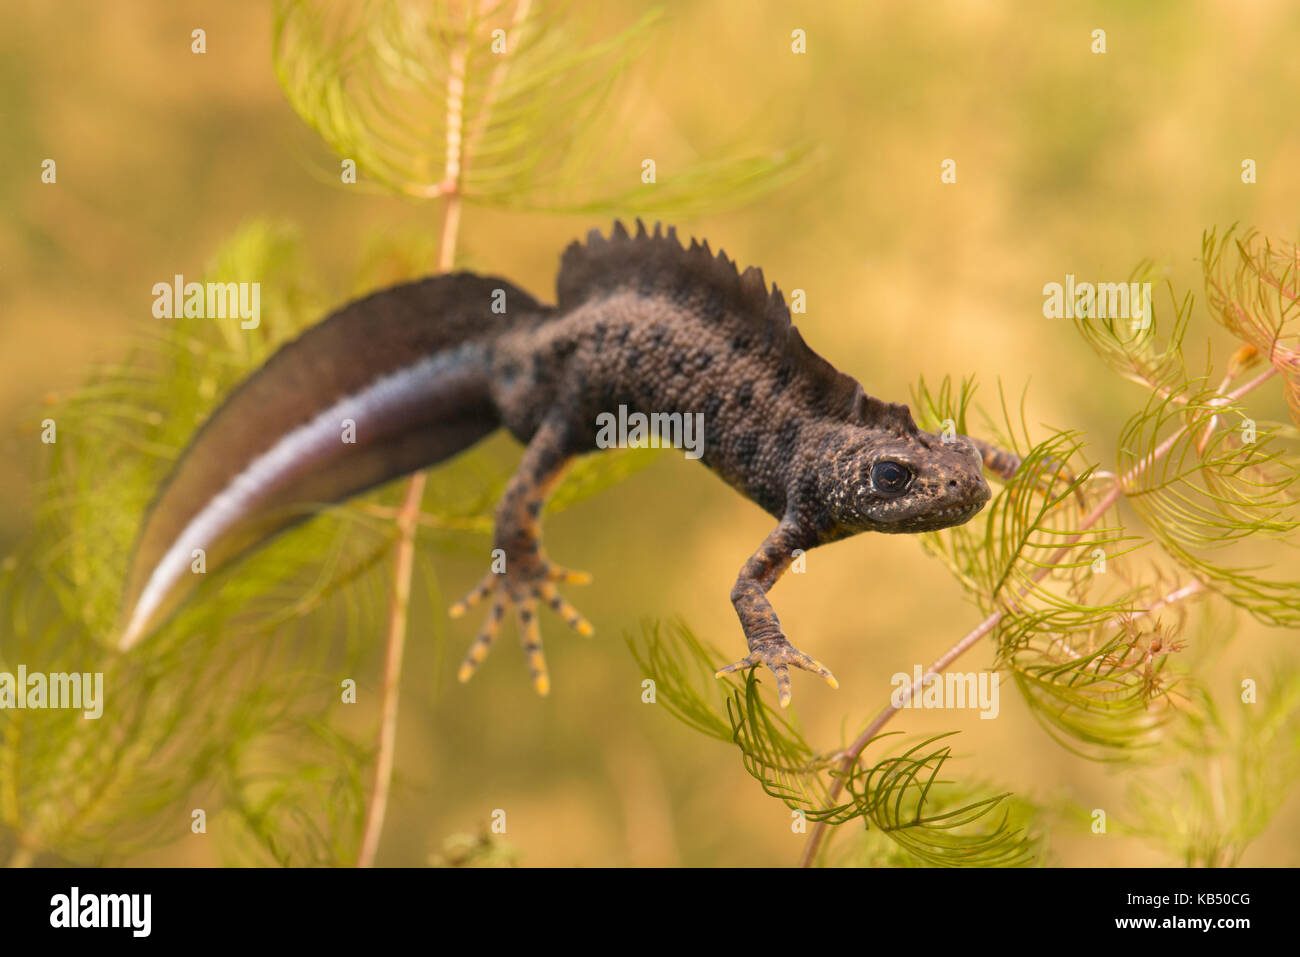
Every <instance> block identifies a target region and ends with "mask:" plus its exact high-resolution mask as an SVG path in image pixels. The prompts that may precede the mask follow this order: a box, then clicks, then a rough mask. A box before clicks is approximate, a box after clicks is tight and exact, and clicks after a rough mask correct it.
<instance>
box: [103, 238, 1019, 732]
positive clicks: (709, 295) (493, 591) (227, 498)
mask: <svg viewBox="0 0 1300 957" xmlns="http://www.w3.org/2000/svg"><path fill="white" fill-rule="evenodd" d="M620 406H626V407H627V408H628V409H631V410H635V411H639V412H641V413H643V414H646V415H649V414H652V413H668V414H672V413H681V414H683V415H687V414H696V413H702V414H703V420H702V422H703V427H704V433H703V437H702V439H703V442H702V446H701V455H700V460H701V461H702V462H703V463H704V464H705V465H707V466H708V468H709V469H711V470H712V471H713V472H715V473H716V474H717V475H719V476H720V477H721V478H722V479H723V480H724V481H726V482H727V483H728V484H729V485H731V486H732V487H733V488H734V489H735V490H736V491H738V492H739V493H741V494H742V495H744V496H745V497H746V498H748V499H750V500H752V501H753V502H754V503H756V504H757V505H758V506H759V507H761V508H762V509H764V510H765V511H766V512H768V513H769V514H770V515H771V516H772V517H773V518H774V519H775V521H776V525H775V527H774V528H773V530H772V532H771V534H769V535H768V536H767V538H766V539H765V540H764V541H763V542H762V543H761V544H760V545H759V547H758V549H757V550H756V551H755V552H754V553H753V554H752V555H751V556H750V558H749V560H748V561H746V562H745V564H744V566H743V567H742V568H741V569H740V573H739V575H738V577H737V579H736V583H735V585H734V587H733V588H732V589H731V602H732V604H733V605H734V607H735V610H736V614H737V616H738V617H739V619H740V624H741V628H742V629H743V632H744V635H745V639H746V643H747V646H748V653H747V654H746V655H745V656H744V657H743V658H741V659H740V660H738V661H736V662H734V663H732V664H729V665H726V666H725V667H723V668H721V669H720V670H719V671H718V675H719V676H721V675H724V674H727V673H730V672H735V671H738V670H741V669H746V668H751V667H755V666H759V665H762V666H765V667H767V668H769V669H771V671H772V672H773V674H774V675H775V676H776V682H777V691H778V696H779V699H780V702H781V704H782V705H783V706H785V705H788V703H789V701H790V669H791V668H795V669H803V670H805V671H809V672H812V673H814V674H816V675H819V676H821V677H822V678H823V679H825V680H826V681H827V682H828V683H830V684H831V685H832V686H833V687H836V686H837V684H836V681H835V677H834V675H833V674H832V673H831V671H830V670H829V669H828V668H826V666H825V665H823V664H822V663H821V662H820V661H818V660H816V659H814V658H812V657H810V656H809V655H807V654H805V653H804V652H802V651H800V650H799V649H797V648H796V647H795V646H794V645H793V644H792V643H791V642H790V641H789V639H788V638H787V637H786V635H785V632H784V630H783V629H782V626H781V623H780V621H779V619H778V618H777V615H776V612H775V611H774V610H773V608H772V605H771V603H770V602H769V601H768V597H767V594H768V592H769V591H770V590H771V589H772V587H773V585H775V584H776V582H777V580H778V579H779V578H780V576H781V574H782V573H783V572H784V571H785V570H786V569H787V568H788V567H789V566H790V564H791V563H792V561H793V558H794V556H795V553H796V551H797V550H804V551H807V550H808V549H811V548H815V547H816V546H818V545H824V544H826V543H828V542H834V541H837V540H839V539H843V538H845V537H847V536H850V535H856V534H858V533H860V532H884V533H915V532H925V531H931V530H935V529H941V528H945V527H948V526H952V525H959V524H961V523H963V522H966V521H968V520H969V519H970V518H972V517H973V516H974V515H975V514H976V513H977V512H979V510H980V509H981V508H982V507H983V506H984V504H985V503H986V502H987V501H988V500H989V495H990V492H989V486H988V484H987V482H986V481H985V478H984V475H983V467H984V466H988V467H989V468H990V469H991V470H993V471H996V472H997V473H998V474H1000V475H1002V477H1004V478H1005V477H1009V475H1010V474H1011V473H1013V472H1014V470H1015V468H1016V467H1017V466H1018V464H1019V460H1018V459H1017V458H1016V457H1015V456H1014V455H1011V454H1010V453H1005V452H1001V451H1000V450H998V449H996V448H994V447H992V446H990V445H988V444H987V443H985V442H982V441H979V440H975V439H969V438H967V437H964V436H950V437H948V438H947V439H946V440H945V438H943V437H941V436H939V435H937V434H934V433H930V432H925V431H922V430H921V429H919V428H918V427H917V425H916V423H915V422H914V421H913V419H912V415H911V413H910V411H909V409H908V407H907V406H906V405H903V404H899V403H894V402H887V401H883V400H881V399H877V398H874V397H872V396H870V395H868V394H867V393H866V392H865V391H864V390H863V388H862V386H861V385H860V384H859V383H858V382H857V380H855V379H853V378H852V377H850V376H848V375H845V374H844V373H842V372H839V371H838V370H836V369H835V367H834V366H832V365H831V364H830V363H829V362H827V361H826V360H825V359H823V358H822V357H821V356H819V355H818V354H817V353H816V352H814V351H813V350H812V349H811V348H810V347H809V346H808V345H807V344H805V342H804V340H803V337H802V336H801V335H800V333H799V331H798V330H797V329H796V328H795V326H794V325H793V324H792V322H791V317H790V311H789V309H788V308H787V307H786V304H785V301H784V297H783V296H782V294H781V292H780V290H779V289H778V288H777V286H776V285H775V284H773V285H772V286H771V288H770V289H769V288H768V286H767V284H766V283H765V281H764V278H763V273H762V271H761V270H759V269H756V268H753V267H750V268H748V269H746V270H745V271H744V272H743V273H742V272H741V271H740V270H739V269H738V268H737V265H736V263H735V262H733V261H732V260H731V259H729V258H728V257H727V255H726V254H725V253H723V252H721V251H719V252H718V253H717V254H716V255H715V254H714V253H713V252H712V251H711V250H710V248H709V244H708V242H707V241H706V242H697V241H695V240H692V241H691V242H690V244H689V245H683V244H682V243H681V242H680V241H679V240H678V238H677V234H676V231H675V229H673V228H668V229H667V230H666V231H665V230H664V229H663V228H662V227H661V226H660V225H658V224H657V225H656V226H655V227H654V230H653V232H650V231H647V230H646V228H645V226H644V225H643V224H642V223H641V222H640V221H639V220H638V221H637V225H636V230H635V233H631V232H629V231H628V230H627V229H626V228H625V227H624V226H623V224H622V223H619V222H616V223H615V224H614V226H613V229H612V232H611V234H610V235H609V237H608V238H606V237H605V236H604V235H602V233H601V232H600V231H599V230H592V231H591V232H590V233H589V234H588V236H587V238H586V241H585V242H580V241H575V242H574V243H572V244H571V245H570V246H569V247H568V248H567V249H566V250H565V252H564V254H563V257H562V260H561V264H560V270H559V275H558V279H557V289H556V303H555V305H548V304H545V303H542V302H539V301H538V300H537V299H535V298H533V297H532V296H531V295H529V294H528V293H527V292H525V291H524V290H522V289H520V288H518V287H517V286H515V285H513V284H512V283H510V282H508V281H507V280H505V279H501V278H497V277H493V276H481V275H476V274H473V273H468V272H455V273H450V274H446V275H440V276H434V277H431V278H425V279H421V280H418V281H414V282H407V283H403V284H400V285H396V286H393V287H392V288H388V289H384V290H382V291H379V292H376V293H373V294H371V295H368V296H365V297H364V298H361V299H358V300H356V301H354V302H351V303H349V304H347V305H345V306H343V307H342V308H340V309H339V310H337V311H336V312H334V313H333V314H331V315H330V316H328V317H327V318H325V319H324V320H322V321H321V322H319V323H318V324H316V325H314V326H311V327H310V328H308V329H307V330H306V331H305V332H303V333H302V334H301V335H300V336H299V337H298V338H297V339H295V340H293V341H291V342H289V343H288V344H286V345H284V346H282V347H281V348H280V349H279V351H277V352H276V353H275V354H274V355H273V356H272V357H271V358H270V359H269V360H268V361H267V362H266V363H265V364H264V365H263V366H262V367H261V368H259V369H258V370H256V371H255V372H254V373H252V374H251V375H250V376H249V377H248V378H247V379H246V380H245V381H244V382H243V383H242V384H241V385H240V386H238V387H237V388H236V389H235V390H234V391H233V392H232V394H231V395H230V396H229V397H228V398H226V399H225V401H224V402H223V403H222V404H221V405H220V406H219V407H218V408H217V409H216V411H215V412H213V413H212V415H211V416H210V417H209V419H208V420H207V422H206V423H205V424H204V425H203V426H202V427H201V428H200V429H199V430H198V431H197V433H196V434H195V435H194V437H193V439H192V440H191V441H190V443H189V445H188V447H187V448H186V449H185V450H184V451H183V453H182V454H181V455H180V457H179V459H178V460H177V462H176V464H175V466H174V468H173V471H172V472H171V475H170V477H169V478H168V479H167V480H166V481H165V482H164V483H163V485H162V486H161V488H160V490H159V491H158V493H157V495H156V497H155V499H154V501H153V504H152V505H151V506H150V508H149V509H148V511H147V512H146V514H145V517H144V519H143V521H142V526H141V530H140V533H139V536H138V539H137V543H136V547H135V550H134V555H133V559H132V562H131V567H130V569H129V572H128V575H127V578H126V585H125V595H124V602H123V616H122V623H121V625H120V628H119V638H118V641H117V645H118V647H119V648H121V649H127V648H130V647H131V646H132V645H135V644H136V643H137V642H139V641H140V640H141V639H142V638H144V637H146V636H147V635H149V634H150V633H152V632H153V631H155V630H156V629H157V628H158V627H159V626H160V625H161V624H162V623H163V622H164V621H165V620H166V619H167V618H169V617H170V616H171V615H172V614H173V613H174V612H175V611H176V610H177V609H178V607H179V606H180V605H181V604H182V603H183V602H184V601H185V600H186V599H187V598H188V597H189V595H190V594H191V593H192V592H193V591H194V589H195V587H196V585H197V583H198V580H199V579H200V578H201V577H202V576H199V575H195V574H193V573H192V571H191V560H192V556H193V555H194V554H195V552H196V550H198V549H202V550H203V553H204V556H205V560H206V568H207V571H209V572H211V571H215V570H217V569H219V568H222V567H225V566H228V565H230V564H232V563H233V562H234V561H235V560H236V559H237V558H239V557H240V556H243V555H245V554H246V553H248V552H250V551H252V550H254V549H256V548H257V547H258V546H260V545H262V544H264V543H266V542H267V541H269V540H270V539H271V538H272V537H274V536H276V535H278V534H279V533H281V532H283V531H285V530H286V529H287V528H289V527H291V526H292V525H294V524H296V523H298V522H300V521H303V520H304V519H306V518H307V517H310V515H311V514H312V513H313V511H314V510H318V509H319V508H321V507H324V506H325V505H326V504H329V503H336V502H341V501H345V500H347V499H349V498H351V497H353V496H356V495H358V494H360V493H362V492H364V491H366V490H368V489H372V488H374V487H376V486H379V485H383V484H384V483H387V482H390V481H392V480H393V479H396V478H398V477H400V476H403V475H406V474H409V473H411V472H414V471H417V470H420V469H424V468H428V467H430V466H432V465H435V464H437V463H439V462H443V461H446V460H448V459H451V458H452V457H454V456H456V455H457V454H459V453H461V452H463V451H464V450H466V449H468V448H469V447H470V446H472V445H474V444H475V443H476V442H478V441H480V440H481V439H483V438H485V437H486V436H488V435H489V434H491V433H493V432H494V431H496V430H497V429H498V428H505V429H506V430H508V431H509V432H510V434H511V435H513V436H514V437H515V438H516V439H517V440H519V442H521V443H523V445H524V446H525V451H524V453H523V458H522V461H521V462H520V464H519V467H518V469H517V471H516V472H515V473H514V476H513V478H511V479H510V481H509V483H508V485H507V487H506V489H505V492H504V494H503V496H502V498H501V501H500V503H499V504H498V506H497V508H496V513H495V526H494V529H495V530H494V535H493V546H494V549H501V550H502V551H503V553H504V555H505V567H504V571H503V572H502V573H501V574H495V573H491V572H490V573H489V574H487V575H486V576H485V577H484V578H483V580H482V581H481V582H480V583H479V584H478V585H477V586H476V587H475V588H474V589H473V590H472V591H471V592H470V593H469V594H468V595H466V596H465V597H464V598H463V599H462V600H461V601H459V602H457V603H456V604H455V605H453V606H452V608H451V614H452V615H453V616H459V615H461V614H464V613H465V612H466V611H467V610H468V609H469V608H471V607H472V606H474V605H476V604H478V603H480V602H485V603H486V604H487V615H486V620H485V622H484V624H483V627H482V630H481V631H480V632H479V634H478V637H477V638H476V639H475V640H474V642H473V643H472V644H471V645H470V648H469V651H468V653H467V655H466V657H465V659H464V663H463V664H462V665H461V668H460V672H459V678H460V680H462V681H465V680H468V679H469V678H470V676H471V675H473V674H474V672H475V670H476V669H477V668H478V666H479V665H480V664H481V663H482V661H483V659H484V658H485V656H486V655H487V653H488V650H489V649H490V648H491V646H492V644H493V642H494V641H495V640H496V638H497V635H498V633H499V631H500V628H501V624H502V622H503V620H504V619H505V617H506V615H507V612H508V611H509V610H510V609H512V608H513V610H514V612H515V615H516V617H517V621H518V627H519V635H520V639H521V641H522V643H523V647H524V651H525V653H526V657H527V662H528V667H529V670H530V672H531V676H532V683H533V686H534V688H535V689H536V690H537V692H538V693H540V694H543V695H545V694H546V693H547V692H548V691H549V689H550V678H549V674H548V671H547V666H546V659H545V656H544V654H543V650H542V639H541V630H540V623H539V620H538V613H539V610H540V608H541V607H542V606H546V607H547V608H549V609H551V610H552V611H553V612H555V613H556V614H558V615H559V616H560V617H561V618H562V619H564V620H565V621H566V622H567V623H568V624H569V625H570V626H571V627H572V628H574V629H575V630H577V631H578V632H580V633H583V634H590V633H591V631H592V628H591V625H590V624H589V623H588V622H587V621H586V619H584V618H583V617H582V615H581V614H580V613H579V612H578V611H577V610H576V609H575V608H574V607H573V606H572V605H571V604H569V602H568V601H567V600H566V598H565V597H564V596H563V595H562V594H561V592H560V586H561V585H567V584H579V583H584V582H586V581H588V580H589V576H587V575H586V574H584V573H582V572H577V571H573V570H570V569H567V568H563V567H561V566H559V565H557V564H555V563H553V562H552V561H551V560H550V559H549V558H548V557H547V554H546V552H545V550H544V549H543V548H542V536H541V528H540V522H539V518H540V515H541V511H542V507H543V505H544V503H545V501H546V499H547V497H548V495H549V494H550V493H551V491H552V490H553V489H554V488H555V486H556V484H557V483H558V482H559V481H560V478H561V476H562V475H563V474H564V471H565V467H566V466H567V465H568V464H569V463H570V462H571V461H572V460H573V459H574V457H575V456H578V455H582V454H584V453H587V452H591V451H594V450H595V449H596V448H597V445H598V443H597V433H598V426H597V420H598V417H599V416H600V415H601V414H602V413H609V412H611V411H613V410H616V409H618V408H619V407H620ZM348 421H351V422H352V423H354V425H355V428H354V430H353V432H354V434H353V435H352V436H351V438H352V441H344V440H343V438H342V436H343V435H344V434H345V433H346V429H344V428H343V424H344V423H345V422H348Z"/></svg>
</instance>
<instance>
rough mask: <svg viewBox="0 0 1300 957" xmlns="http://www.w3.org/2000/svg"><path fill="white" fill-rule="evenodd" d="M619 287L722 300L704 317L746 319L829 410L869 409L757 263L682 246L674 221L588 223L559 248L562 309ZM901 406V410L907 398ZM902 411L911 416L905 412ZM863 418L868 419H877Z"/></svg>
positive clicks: (703, 246)
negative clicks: (808, 337) (632, 228)
mask: <svg viewBox="0 0 1300 957" xmlns="http://www.w3.org/2000/svg"><path fill="white" fill-rule="evenodd" d="M625 289H628V290H634V291H636V292H638V293H640V294H642V295H656V294H662V295H663V296H665V297H666V298H672V299H675V300H680V299H681V297H682V293H683V291H686V292H697V293H703V295H701V296H698V297H696V298H697V299H698V300H700V301H708V302H710V304H711V305H714V306H721V307H723V308H714V309H711V310H710V313H711V314H710V315H707V316H704V317H703V318H704V319H706V320H713V321H723V320H724V319H725V318H726V317H727V316H728V315H731V316H734V317H736V318H738V319H739V320H740V321H741V322H745V323H747V324H749V325H750V326H751V327H752V328H753V329H754V330H755V331H757V332H759V333H761V334H762V335H763V336H764V337H765V338H766V340H767V341H768V342H769V343H771V344H772V345H773V346H774V347H775V348H776V349H777V350H779V351H781V352H783V353H784V354H785V355H787V356H789V357H790V359H791V360H792V361H793V362H794V364H795V365H796V367H797V368H798V369H799V370H801V371H802V372H803V373H804V374H805V375H806V376H807V377H808V379H809V380H810V381H811V382H813V383H814V384H815V385H816V386H817V387H818V388H819V390H820V391H821V392H822V393H823V395H824V396H825V400H826V404H827V410H828V411H831V412H833V413H836V414H838V415H841V416H843V417H845V418H852V417H855V416H858V415H861V414H863V412H864V411H870V412H871V413H872V414H874V413H875V410H874V409H873V408H868V407H864V406H863V405H862V402H861V399H860V398H859V397H864V393H863V391H862V386H861V385H859V384H858V382H857V380H855V379H853V378H851V377H850V376H847V375H845V374H844V373H842V372H840V371H838V370H837V369H836V368H835V367H834V366H832V365H831V364H830V363H829V362H827V361H826V360H825V359H823V358H822V357H821V356H819V355H818V354H817V353H816V352H814V351H813V350H812V349H811V348H809V346H808V345H807V344H806V343H805V342H804V340H803V337H802V336H801V335H800V334H799V330H798V329H796V328H795V327H794V325H793V324H792V323H791V321H790V310H789V308H787V306H786V304H785V297H784V296H783V295H782V294H781V290H780V289H778V288H777V286H776V284H775V283H773V284H772V287H771V289H770V290H769V289H768V287H767V284H766V281H765V280H764V278H763V271H762V270H761V269H758V268H757V267H754V266H750V267H749V268H748V269H746V270H745V271H744V272H743V273H742V272H741V271H740V270H739V269H738V268H737V266H736V263H735V261H734V260H732V259H730V258H729V257H728V256H727V254H726V253H725V252H723V251H721V250H719V251H718V252H717V253H716V254H715V253H714V252H713V251H712V250H711V249H709V244H708V241H707V240H705V241H703V242H699V241H697V240H695V239H692V240H691V242H690V245H689V246H683V245H682V243H681V241H680V240H679V239H678V238H677V230H676V229H675V228H674V227H672V226H669V227H668V228H667V230H666V231H665V230H664V228H663V226H662V224H660V223H655V226H654V231H653V232H650V231H647V230H646V227H645V224H644V223H643V222H642V221H641V220H640V219H638V220H637V221H636V232H635V234H632V233H629V232H628V230H627V228H626V227H625V226H624V225H623V224H622V223H621V222H618V221H615V223H614V227H613V229H612V230H611V231H610V235H609V237H608V238H606V237H605V236H603V235H602V234H601V232H600V230H598V229H593V230H591V232H589V233H588V234H587V239H586V241H585V242H579V241H576V240H575V241H574V242H573V243H571V244H570V245H569V247H568V248H567V249H566V250H565V251H564V256H563V258H562V259H561V261H560V274H559V277H558V279H557V280H556V298H557V301H558V303H559V309H560V311H561V312H568V311H570V310H572V309H575V308H577V307H578V306H580V305H582V304H583V303H584V302H587V301H588V300H590V299H593V298H596V297H598V296H602V295H608V294H610V293H614V292H618V291H620V290H625ZM865 398H867V399H868V400H869V401H870V402H878V400H875V399H870V398H869V397H865ZM881 404H882V405H887V403H881ZM902 409H903V412H904V414H906V412H907V409H906V406H903V407H902ZM907 418H908V421H910V420H911V416H910V415H908V416H907ZM891 421H892V420H891ZM866 422H867V423H868V424H875V422H876V420H875V419H870V418H869V419H867V420H866ZM912 428H913V430H914V429H915V426H914V425H913V426H912Z"/></svg>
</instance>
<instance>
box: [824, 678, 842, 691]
mask: <svg viewBox="0 0 1300 957" xmlns="http://www.w3.org/2000/svg"><path fill="white" fill-rule="evenodd" d="M826 683H827V684H828V685H830V686H831V687H832V688H834V689H835V690H837V691H838V690H839V687H840V683H839V682H838V681H836V680H835V676H834V675H827V676H826Z"/></svg>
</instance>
